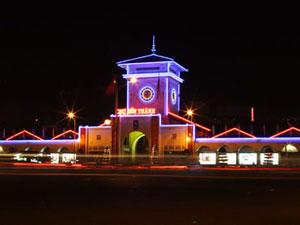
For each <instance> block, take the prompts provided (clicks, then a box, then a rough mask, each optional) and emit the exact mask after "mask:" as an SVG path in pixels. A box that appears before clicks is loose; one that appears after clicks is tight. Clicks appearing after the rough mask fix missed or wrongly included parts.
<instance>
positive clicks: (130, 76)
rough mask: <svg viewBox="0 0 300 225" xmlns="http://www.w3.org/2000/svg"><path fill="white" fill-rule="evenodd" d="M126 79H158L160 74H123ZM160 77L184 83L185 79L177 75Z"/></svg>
mask: <svg viewBox="0 0 300 225" xmlns="http://www.w3.org/2000/svg"><path fill="white" fill-rule="evenodd" d="M122 76H123V78H124V79H131V78H133V77H135V78H152V77H158V73H150V74H149V73H133V74H123V75H122ZM159 76H160V77H172V78H173V79H174V80H176V81H178V82H180V83H183V81H184V80H183V79H182V78H180V77H179V76H177V75H174V74H173V73H159Z"/></svg>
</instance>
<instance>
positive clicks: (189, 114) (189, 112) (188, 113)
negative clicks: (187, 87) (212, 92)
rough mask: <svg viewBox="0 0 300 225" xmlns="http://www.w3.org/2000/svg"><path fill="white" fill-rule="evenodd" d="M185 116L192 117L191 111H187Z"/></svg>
mask: <svg viewBox="0 0 300 225" xmlns="http://www.w3.org/2000/svg"><path fill="white" fill-rule="evenodd" d="M186 114H187V115H188V116H193V114H194V113H193V111H192V110H190V109H189V110H188V111H187V112H186Z"/></svg>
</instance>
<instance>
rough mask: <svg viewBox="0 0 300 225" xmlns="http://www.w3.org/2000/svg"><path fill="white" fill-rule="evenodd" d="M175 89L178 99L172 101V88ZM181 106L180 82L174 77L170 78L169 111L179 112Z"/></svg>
mask: <svg viewBox="0 0 300 225" xmlns="http://www.w3.org/2000/svg"><path fill="white" fill-rule="evenodd" d="M173 89H174V90H175V93H176V101H175V103H173V102H172V90H173ZM179 108H180V83H179V82H178V81H176V80H174V79H173V78H168V111H169V112H172V113H175V114H178V111H179Z"/></svg>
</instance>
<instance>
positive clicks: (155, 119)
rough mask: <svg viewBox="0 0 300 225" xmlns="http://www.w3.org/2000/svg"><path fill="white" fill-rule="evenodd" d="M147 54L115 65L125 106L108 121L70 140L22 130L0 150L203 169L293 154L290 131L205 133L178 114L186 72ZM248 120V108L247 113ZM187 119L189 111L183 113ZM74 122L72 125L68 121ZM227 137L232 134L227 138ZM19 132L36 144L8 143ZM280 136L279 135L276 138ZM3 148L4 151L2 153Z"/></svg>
mask: <svg viewBox="0 0 300 225" xmlns="http://www.w3.org/2000/svg"><path fill="white" fill-rule="evenodd" d="M151 51H152V53H151V54H149V55H145V56H141V57H136V58H132V59H128V60H123V61H119V62H117V65H118V66H119V67H121V68H123V69H124V71H125V73H124V74H123V75H122V77H123V78H124V79H125V80H126V83H127V93H126V107H125V108H119V109H116V114H112V115H111V116H110V119H108V120H105V121H104V123H103V124H101V125H98V126H80V127H79V132H78V134H77V133H76V132H75V131H72V130H69V131H66V132H68V133H73V135H78V139H76V140H59V138H60V137H62V136H63V135H65V133H63V134H59V135H57V136H56V137H54V138H53V140H43V139H42V138H40V137H38V136H36V135H34V134H31V133H30V132H28V131H22V132H20V133H17V134H16V135H14V136H11V137H9V138H8V139H7V140H6V141H0V147H1V149H2V151H4V150H6V151H7V149H8V148H9V147H11V146H14V147H16V148H18V149H24V148H26V147H27V146H31V147H32V148H33V149H44V148H45V146H47V147H49V149H50V150H49V152H51V153H53V152H57V151H58V150H57V149H61V147H62V146H64V147H65V148H69V149H72V148H73V144H74V146H75V145H76V152H80V153H81V154H87V155H91V154H102V153H103V152H104V151H105V150H107V149H109V150H110V154H112V155H121V156H122V155H127V156H130V157H132V158H134V157H135V156H136V155H139V154H143V155H149V156H151V154H153V152H154V151H156V152H157V154H158V155H160V156H163V155H166V154H185V155H192V156H195V157H198V158H199V162H200V164H203V165H216V164H227V165H276V164H279V161H280V154H279V153H282V152H285V153H288V152H298V149H300V138H299V137H289V136H290V135H289V134H290V132H298V133H300V129H298V128H295V127H291V128H289V129H287V130H284V131H282V132H279V133H277V134H274V135H272V136H271V137H256V136H254V135H253V134H252V133H248V132H245V131H243V130H241V129H239V128H235V127H234V128H231V129H228V130H226V131H224V132H222V133H219V134H216V135H213V134H212V132H211V129H210V128H208V127H205V126H203V125H200V124H198V123H195V122H194V121H192V120H190V119H186V118H184V117H182V116H180V115H179V112H180V97H181V95H180V85H181V84H182V83H183V81H184V80H183V78H182V77H181V73H185V72H188V70H187V69H186V68H184V67H183V66H182V65H180V64H179V63H177V62H176V61H175V60H174V59H172V58H169V57H165V56H162V55H158V54H156V49H155V43H154V41H153V46H152V50H151ZM251 113H252V114H251V115H252V116H251V121H253V120H254V109H253V108H252V109H251ZM187 115H188V116H189V117H192V115H193V111H192V110H190V112H188V113H187ZM74 122H75V121H74ZM231 133H238V137H232V136H231V135H230V134H231ZM21 134H27V135H31V136H32V137H33V138H34V139H36V140H22V141H21V140H13V139H14V138H15V137H16V136H18V135H21ZM282 136H284V137H282ZM3 149H4V150H3Z"/></svg>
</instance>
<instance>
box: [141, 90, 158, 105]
mask: <svg viewBox="0 0 300 225" xmlns="http://www.w3.org/2000/svg"><path fill="white" fill-rule="evenodd" d="M154 97H155V91H154V89H153V88H152V87H150V86H145V87H143V88H141V90H140V99H141V100H142V101H143V102H146V103H148V102H151V101H152V100H153V99H154Z"/></svg>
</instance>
